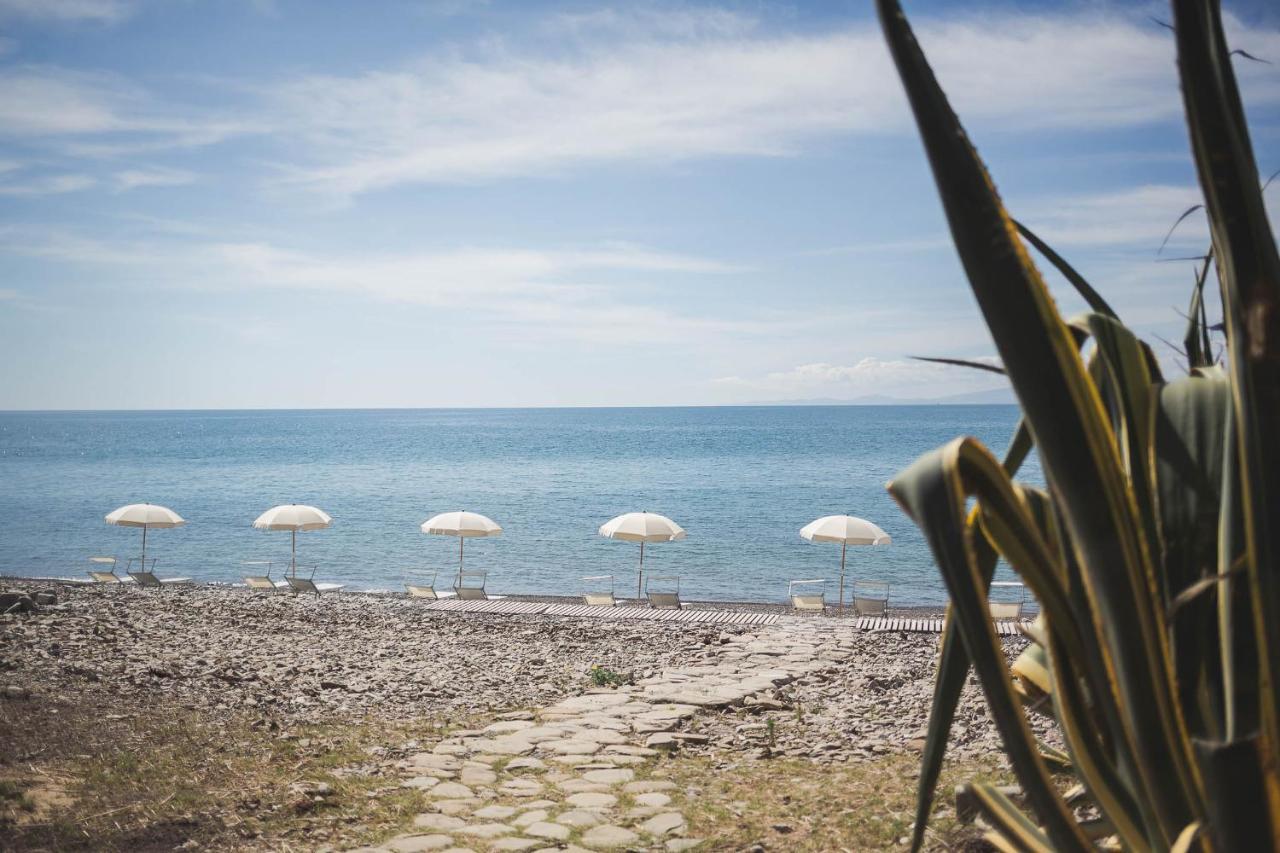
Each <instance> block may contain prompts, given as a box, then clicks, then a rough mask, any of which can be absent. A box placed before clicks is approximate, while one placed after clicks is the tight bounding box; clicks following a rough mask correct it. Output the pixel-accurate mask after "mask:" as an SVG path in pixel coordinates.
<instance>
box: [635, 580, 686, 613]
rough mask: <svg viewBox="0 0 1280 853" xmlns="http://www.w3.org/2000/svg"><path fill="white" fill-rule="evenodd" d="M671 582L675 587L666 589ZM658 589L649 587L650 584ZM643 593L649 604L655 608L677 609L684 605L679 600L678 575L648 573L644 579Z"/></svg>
mask: <svg viewBox="0 0 1280 853" xmlns="http://www.w3.org/2000/svg"><path fill="white" fill-rule="evenodd" d="M672 582H674V583H675V589H668V588H665V587H670V586H671V584H672ZM651 585H652V586H657V587H660V589H651V588H650V586H651ZM644 594H645V597H646V598H648V599H649V606H650V607H652V608H654V609H655V610H679V609H681V608H682V607H684V604H683V603H682V602H681V601H680V576H679V575H649V576H648V577H646V578H645V579H644Z"/></svg>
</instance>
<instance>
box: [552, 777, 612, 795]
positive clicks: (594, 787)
mask: <svg viewBox="0 0 1280 853" xmlns="http://www.w3.org/2000/svg"><path fill="white" fill-rule="evenodd" d="M556 787H557V788H559V789H560V790H561V791H564V792H565V793H566V794H582V793H586V792H589V791H608V790H609V786H608V785H605V784H602V783H600V782H588V781H587V780H586V779H566V780H565V781H563V782H557V783H556Z"/></svg>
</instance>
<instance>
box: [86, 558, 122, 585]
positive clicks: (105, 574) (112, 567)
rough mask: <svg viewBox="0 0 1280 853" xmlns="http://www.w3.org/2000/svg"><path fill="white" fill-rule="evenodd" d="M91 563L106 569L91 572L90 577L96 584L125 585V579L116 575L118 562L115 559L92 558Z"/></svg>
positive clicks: (91, 570)
mask: <svg viewBox="0 0 1280 853" xmlns="http://www.w3.org/2000/svg"><path fill="white" fill-rule="evenodd" d="M89 562H90V563H96V564H98V565H99V566H105V567H106V569H105V570H103V569H90V570H89V577H91V578H93V582H94V583H124V578H122V577H120V576H119V575H118V574H116V563H117V560H116V558H115V557H90V558H89Z"/></svg>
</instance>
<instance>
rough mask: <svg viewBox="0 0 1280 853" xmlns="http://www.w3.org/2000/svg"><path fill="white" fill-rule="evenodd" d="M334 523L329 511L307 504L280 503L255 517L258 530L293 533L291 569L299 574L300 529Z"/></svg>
mask: <svg viewBox="0 0 1280 853" xmlns="http://www.w3.org/2000/svg"><path fill="white" fill-rule="evenodd" d="M331 524H333V519H332V518H330V517H329V513H327V512H325V511H324V510H322V509H317V508H316V507H313V506H307V505H306V504H280V506H273V507H272V508H271V509H269V510H267V511H266V512H264V513H263V514H262V515H260V516H258V517H257V518H256V519H254V522H253V526H254V527H255V528H257V529H258V530H288V531H289V532H291V533H292V534H293V537H292V540H293V541H292V543H291V544H290V547H289V569H290V571H291V572H292V573H293V574H294V576H297V574H298V531H299V530H322V529H324V528H326V527H328V526H329V525H331Z"/></svg>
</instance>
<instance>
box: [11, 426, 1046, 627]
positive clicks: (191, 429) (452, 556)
mask: <svg viewBox="0 0 1280 853" xmlns="http://www.w3.org/2000/svg"><path fill="white" fill-rule="evenodd" d="M1017 417H1018V411H1017V409H1016V408H1015V407H1014V406H999V405H991V406H956V405H930V406H758V407H706V408H607V409H605V408H601V409H590V408H560V409H466V410H463V409H457V410H447V409H414V410H307V411H155V412H7V413H0V574H7V575H19V576H53V577H79V578H83V577H85V574H84V573H85V571H86V570H87V569H89V568H90V563H89V562H88V559H89V557H91V556H100V555H114V556H117V557H119V558H121V559H122V560H123V559H124V558H126V557H129V556H135V555H137V553H138V551H139V545H140V539H141V531H139V530H138V529H136V528H123V527H112V526H110V525H108V524H106V523H105V521H104V519H103V517H104V516H105V515H106V514H107V513H109V512H110V511H111V510H113V509H115V508H116V507H118V506H121V505H123V504H128V503H138V502H149V503H158V504H163V505H165V506H168V507H170V508H171V509H173V510H175V511H177V512H178V513H180V514H181V515H182V516H183V517H184V518H185V519H186V520H187V524H186V525H185V526H182V527H178V528H174V529H169V530H153V531H150V532H149V534H148V538H147V553H148V556H149V557H150V556H154V557H156V558H158V561H159V562H158V564H157V568H156V571H157V574H159V575H161V576H166V575H167V576H178V575H181V576H186V577H191V578H194V579H196V580H199V581H221V582H237V581H239V579H240V577H241V576H242V575H243V574H245V573H246V572H245V570H244V567H243V566H242V563H243V562H245V561H250V560H274V561H277V563H279V564H284V563H287V561H288V559H289V540H290V535H289V534H288V533H287V532H283V533H282V532H269V531H259V530H255V529H253V528H252V523H253V520H254V519H255V518H256V517H257V516H258V515H259V514H260V513H261V512H263V511H264V510H266V509H268V508H269V507H272V506H274V505H276V504H282V503H302V504H312V505H314V506H318V507H320V508H321V509H323V510H325V511H326V512H328V513H329V514H330V515H331V516H333V525H332V526H331V527H330V528H328V529H325V530H318V531H312V532H307V533H301V534H299V535H298V562H299V563H300V564H301V565H305V566H313V565H314V566H316V567H317V568H316V572H315V576H316V578H317V579H318V580H326V581H335V582H340V583H345V584H346V585H347V586H348V588H350V589H356V590H402V589H403V584H404V583H405V582H406V581H407V580H421V579H423V578H424V577H425V578H429V577H430V576H431V574H432V573H435V572H438V573H439V578H440V581H439V586H441V587H447V586H448V585H449V583H450V581H449V579H450V578H451V576H452V573H453V572H454V571H455V570H456V568H457V561H458V542H457V540H456V539H454V538H452V537H445V536H432V535H425V534H423V533H421V532H420V530H419V525H420V524H421V523H422V522H423V521H424V520H425V519H427V518H428V517H430V516H432V515H435V514H436V513H439V512H445V511H449V510H459V509H461V510H470V511H473V512H479V513H483V514H484V515H487V516H489V517H490V518H492V519H494V520H495V521H496V522H498V523H499V524H500V525H501V526H502V528H503V532H502V534H501V536H498V537H494V538H488V539H470V540H468V541H467V543H466V557H465V559H466V566H467V568H468V569H480V570H484V571H487V572H488V577H487V585H488V588H489V591H490V592H493V593H525V594H551V595H576V594H579V593H580V592H581V591H582V589H583V586H584V583H583V581H582V578H583V577H585V576H591V575H613V576H614V577H615V583H616V587H617V590H618V593H619V595H623V594H628V593H629V594H634V593H635V586H636V570H637V564H638V560H639V547H638V546H637V545H636V544H635V543H630V542H622V541H616V540H609V539H605V538H603V537H601V536H600V535H599V533H598V529H599V527H600V525H601V524H603V523H604V522H606V521H608V520H609V519H610V518H612V517H614V516H615V515H619V514H621V513H624V512H630V511H638V510H647V511H650V512H659V513H662V514H664V515H667V516H670V517H671V518H672V519H674V520H675V521H676V522H678V523H679V524H680V525H681V526H683V527H684V529H685V530H686V531H687V533H688V537H687V538H686V539H685V540H683V541H678V542H670V543H659V544H652V545H648V546H646V548H645V570H646V572H647V573H652V574H656V575H662V576H678V577H679V584H680V591H681V593H682V595H683V597H684V598H686V599H687V600H695V601H696V600H709V601H760V602H781V601H784V600H786V596H787V584H788V581H789V580H792V579H800V578H804V579H816V578H825V579H827V580H828V587H827V596H828V600H833V599H834V598H835V597H836V595H837V581H838V578H839V566H840V546H839V545H831V544H814V543H809V542H806V541H804V540H803V539H801V538H800V528H801V527H803V526H804V525H805V524H807V523H808V522H810V521H812V520H813V519H815V518H818V517H820V516H824V515H833V514H840V513H847V514H850V515H855V516H859V517H862V518H866V519H869V520H871V521H874V522H875V523H876V524H878V525H880V526H881V527H882V528H884V530H886V531H887V532H888V533H889V534H890V535H891V536H892V538H893V542H892V544H891V545H887V546H876V547H869V546H861V547H852V546H851V547H850V548H849V549H848V558H847V569H846V581H847V582H852V581H853V580H854V579H855V578H856V579H866V580H882V581H888V582H889V583H890V585H891V586H890V598H891V603H892V604H895V605H930V604H939V603H942V602H943V601H945V598H946V594H945V591H944V589H943V586H942V583H941V580H940V578H939V575H938V572H937V569H936V568H935V567H934V564H933V560H932V558H931V556H930V553H929V550H928V547H927V545H926V543H925V541H924V538H923V537H922V535H921V534H920V532H919V531H918V530H917V529H916V527H915V525H914V524H912V522H911V521H910V520H909V519H908V518H907V517H906V516H905V515H904V514H903V513H902V511H901V510H900V509H899V508H898V506H897V505H896V504H895V503H894V501H893V500H892V499H891V498H890V497H889V495H888V493H887V492H886V491H885V483H886V482H887V481H888V480H890V479H891V478H893V477H894V476H895V475H896V474H897V473H899V472H900V471H902V470H903V469H904V468H906V467H907V466H908V465H909V464H910V463H911V462H912V461H913V460H915V459H916V458H918V457H919V456H920V455H921V454H923V453H925V452H927V451H929V450H931V449H933V448H936V447H938V446H940V445H942V444H944V443H946V442H947V441H948V440H950V439H952V438H954V437H956V436H960V435H972V436H975V437H977V438H979V439H981V440H982V441H983V442H984V443H985V444H986V445H987V446H988V447H990V448H991V449H992V450H993V451H994V452H996V453H997V454H1000V453H1002V452H1003V450H1004V448H1005V447H1006V445H1007V444H1008V442H1009V440H1010V438H1011V437H1012V434H1013V430H1014V428H1015V425H1016V423H1017ZM1026 474H1027V477H1028V478H1030V479H1032V480H1035V479H1037V478H1038V477H1039V472H1038V469H1037V468H1036V463H1035V460H1034V458H1033V459H1031V460H1029V463H1028V466H1027V471H1026ZM278 571H279V569H277V572H278ZM1002 571H1003V569H1002Z"/></svg>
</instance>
